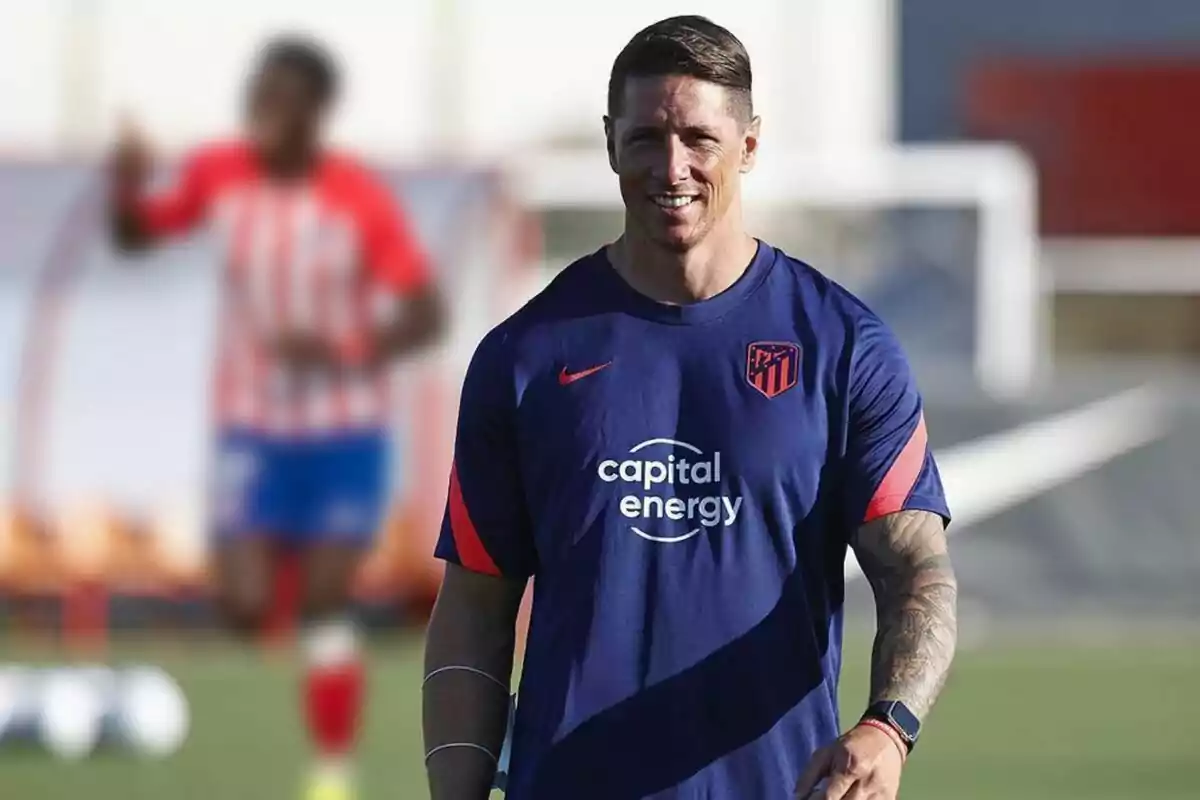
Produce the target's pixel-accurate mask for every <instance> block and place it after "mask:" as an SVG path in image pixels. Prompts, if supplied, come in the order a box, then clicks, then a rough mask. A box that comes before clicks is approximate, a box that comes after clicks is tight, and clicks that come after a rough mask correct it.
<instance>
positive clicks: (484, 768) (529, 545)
mask: <svg viewBox="0 0 1200 800" xmlns="http://www.w3.org/2000/svg"><path fill="white" fill-rule="evenodd" d="M604 129H605V134H606V136H607V140H608V154H609V160H610V163H611V165H612V169H613V172H614V173H616V175H617V178H618V180H619V183H620V187H621V194H622V197H623V198H624V202H625V208H626V214H625V231H624V234H623V235H622V236H621V237H620V239H618V240H617V241H616V242H614V243H612V244H610V245H608V246H606V247H603V248H601V249H600V250H598V251H596V252H595V253H592V254H591V255H588V256H585V257H584V258H581V259H580V260H579V261H577V262H575V263H574V264H572V265H571V266H569V267H567V268H566V269H565V270H564V271H563V272H562V273H561V274H560V275H559V276H558V277H557V278H556V280H555V281H554V282H553V283H552V284H551V285H550V286H549V287H548V288H547V289H546V290H545V291H544V292H542V293H541V294H540V295H539V296H537V297H536V298H534V299H533V300H532V301H531V302H530V303H529V304H528V305H527V306H526V307H525V308H523V309H522V310H521V311H519V312H518V313H517V314H515V315H514V316H513V317H511V318H510V319H508V320H506V321H505V322H504V323H502V324H501V325H500V326H499V327H497V328H496V329H495V330H494V331H492V332H491V333H490V334H489V335H488V336H487V337H486V338H485V339H484V341H483V342H482V343H481V344H480V345H479V348H478V350H477V351H476V354H475V357H474V359H473V361H472V364H471V367H470V369H469V370H468V374H467V377H466V381H465V384H464V386H463V392H462V403H461V406H460V411H459V426H458V436H457V441H456V444H455V464H454V468H453V471H452V473H451V477H450V489H449V499H448V503H447V511H446V517H445V521H444V523H443V527H442V535H441V539H440V541H439V543H438V547H437V554H438V556H439V557H441V558H443V559H445V560H446V561H447V562H448V566H447V569H446V576H445V583H444V585H443V588H442V592H441V595H440V596H439V598H438V602H437V606H436V608H435V610H434V614H433V619H432V621H431V624H430V627H429V632H428V647H427V651H426V662H427V664H426V665H427V672H426V680H425V688H424V693H425V737H426V746H427V754H426V763H427V765H428V771H429V780H430V786H431V789H432V795H433V798H434V800H484V798H486V797H487V796H488V790H489V787H490V786H491V785H492V782H493V779H494V777H495V775H496V766H497V760H498V759H497V756H498V755H499V754H500V751H501V746H502V743H503V742H504V739H505V730H506V720H507V719H508V716H507V711H508V698H509V695H508V687H509V680H510V677H511V671H512V661H513V645H514V639H515V634H514V623H515V620H516V616H517V609H518V606H519V604H520V600H521V597H522V594H523V592H524V590H525V587H526V584H527V582H528V581H529V580H530V579H531V578H536V581H535V582H534V596H533V606H532V617H531V624H530V630H529V638H528V643H527V647H526V654H525V661H524V668H523V674H522V678H521V687H520V703H519V705H518V708H517V712H516V715H515V725H514V727H513V729H512V738H511V740H510V741H511V761H510V769H509V770H508V775H507V779H508V780H507V789H508V797H509V798H511V800H542V799H543V798H546V799H549V798H553V799H554V800H560V799H561V798H564V797H570V798H575V799H576V800H584V799H585V798H604V800H614V799H615V798H645V797H652V798H658V799H659V800H668V799H669V800H685V798H686V799H687V800H691V799H692V798H755V800H785V798H792V797H819V798H826V799H827V800H841V799H843V798H846V799H849V798H853V799H854V800H864V799H865V798H883V799H884V800H891V798H894V797H895V796H896V794H897V791H898V788H899V782H900V774H901V770H902V767H903V764H904V762H905V760H906V759H907V757H908V753H909V751H910V749H911V748H912V746H913V744H914V743H915V741H916V738H917V735H918V733H919V728H920V724H921V720H922V719H923V718H924V717H925V716H926V714H927V713H928V712H929V710H930V708H931V706H932V705H933V702H934V700H935V698H936V696H937V694H938V692H939V690H940V688H941V686H942V683H943V681H944V678H945V676H946V673H947V670H948V669H949V666H950V662H951V659H952V657H953V652H954V643H955V635H956V634H955V595H956V584H955V579H954V574H953V571H952V569H951V566H950V563H949V558H948V555H947V549H946V538H945V525H946V522H947V521H948V519H949V511H948V509H947V506H946V502H945V499H944V497H943V493H942V486H941V481H940V479H939V477H938V472H937V467H936V465H935V463H934V460H933V457H932V455H931V454H930V452H929V449H928V446H927V440H926V432H925V421H924V416H923V412H922V404H921V398H920V395H919V393H918V391H917V389H916V386H915V385H914V382H913V379H912V376H911V374H910V371H909V368H908V364H907V361H906V359H905V357H904V355H903V353H902V352H901V349H900V347H899V345H898V344H897V342H896V340H895V338H894V337H893V336H892V334H891V333H890V332H889V331H888V329H887V328H886V327H885V326H884V325H883V324H882V323H881V322H880V321H879V319H878V318H877V317H876V316H875V315H874V314H872V313H871V312H870V311H869V310H868V309H866V308H865V307H864V306H863V305H862V303H860V302H859V301H858V300H857V299H855V298H854V297H853V296H851V295H850V294H849V293H848V292H846V291H845V290H844V289H843V288H841V287H840V286H838V285H837V284H835V283H833V282H832V281H830V280H829V279H827V278H826V277H824V276H823V275H822V274H821V273H819V272H817V271H816V270H814V269H813V268H812V267H809V266H808V265H806V264H803V263H801V262H799V261H797V260H795V259H793V258H791V257H789V256H788V255H786V254H784V253H782V252H780V251H779V250H777V249H776V248H774V247H771V246H770V245H768V244H766V243H764V242H761V241H759V240H757V239H755V238H754V237H753V236H751V235H750V234H749V233H748V232H747V231H746V229H745V227H744V226H743V222H742V195H741V176H742V175H743V174H744V173H746V172H749V171H750V170H751V168H752V167H753V166H754V162H755V157H756V154H757V151H758V136H759V120H758V118H757V117H756V116H755V115H754V110H753V103H752V98H751V70H750V60H749V57H748V56H747V54H746V51H745V48H744V47H743V46H742V44H741V42H739V41H738V40H737V39H736V38H735V37H734V36H733V35H732V34H731V33H730V32H729V31H727V30H725V29H724V28H722V27H720V26H718V25H716V24H714V23H712V22H710V21H708V20H706V19H703V18H701V17H694V16H689V17H675V18H671V19H667V20H663V21H661V22H658V23H656V24H654V25H651V26H650V27H648V28H646V29H645V30H643V31H641V32H640V33H638V34H637V35H636V36H634V38H633V39H632V40H631V41H630V42H629V44H628V45H627V46H626V47H625V49H624V50H623V51H622V52H621V53H620V55H619V56H618V57H617V59H616V63H615V64H614V65H613V70H612V75H611V79H610V84H609V96H608V115H607V116H606V117H605V120H604ZM847 547H853V548H854V550H855V552H856V553H857V555H858V559H859V562H860V563H861V564H862V566H863V568H864V571H865V573H866V575H867V577H868V578H869V579H870V580H871V583H872V586H873V587H874V589H875V594H876V599H877V605H878V621H879V626H878V633H877V637H876V641H875V649H874V654H873V663H872V685H871V690H870V697H869V698H867V702H866V703H865V704H864V706H863V709H862V710H860V713H861V716H860V717H858V718H857V719H858V721H857V724H855V725H853V726H851V727H850V729H849V730H848V731H847V732H846V733H844V734H842V732H841V727H840V724H839V710H838V708H837V681H838V673H839V670H840V666H841V636H842V603H843V594H844V582H843V563H844V560H845V556H846V549H847Z"/></svg>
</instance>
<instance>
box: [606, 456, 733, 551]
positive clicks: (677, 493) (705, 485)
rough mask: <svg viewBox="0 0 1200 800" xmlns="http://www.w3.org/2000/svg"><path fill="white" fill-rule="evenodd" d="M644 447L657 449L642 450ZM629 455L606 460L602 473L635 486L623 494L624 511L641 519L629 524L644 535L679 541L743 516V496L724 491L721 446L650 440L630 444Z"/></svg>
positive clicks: (653, 539)
mask: <svg viewBox="0 0 1200 800" xmlns="http://www.w3.org/2000/svg"><path fill="white" fill-rule="evenodd" d="M644 450H650V451H651V453H650V454H646V455H641V453H642V451H644ZM677 451H683V452H677ZM628 455H629V456H630V457H627V458H624V459H622V460H620V461H618V460H616V459H606V460H604V461H601V462H600V465H599V467H597V468H596V474H597V476H599V478H600V480H602V481H604V482H605V483H621V484H623V485H626V486H628V487H629V489H630V491H629V493H628V494H625V495H623V496H622V497H621V500H620V511H621V515H622V516H623V517H625V518H627V519H630V520H637V523H636V524H633V525H630V526H629V529H630V530H631V531H633V532H634V533H635V534H637V535H638V536H640V537H641V538H643V539H646V540H647V541H651V542H658V543H660V544H675V543H677V542H683V541H687V540H688V539H691V538H692V537H693V536H696V535H698V534H699V533H700V532H701V531H703V530H704V529H705V528H715V527H727V526H729V525H732V524H733V523H734V522H736V521H737V518H738V514H739V512H740V511H741V509H742V498H741V497H740V496H738V497H733V496H730V495H727V494H721V493H720V490H721V487H722V483H721V452H720V451H719V450H717V451H714V452H713V453H712V455H711V456H705V454H704V451H703V450H701V449H700V448H699V447H696V446H695V445H693V444H688V443H687V442H681V441H679V440H678V439H647V440H646V441H644V442H641V443H639V444H636V445H634V446H633V447H631V448H629V454H628ZM647 456H649V457H647ZM655 456H657V457H655ZM667 487H669V488H667ZM672 523H676V524H672ZM650 531H654V532H653V533H652V532H650Z"/></svg>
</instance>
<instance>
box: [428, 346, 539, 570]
mask: <svg viewBox="0 0 1200 800" xmlns="http://www.w3.org/2000/svg"><path fill="white" fill-rule="evenodd" d="M499 344H500V342H499V341H498V337H497V334H496V333H495V332H493V334H491V335H489V336H488V337H487V338H485V339H484V341H483V343H481V344H480V346H479V348H478V349H477V350H476V351H475V355H474V356H473V358H472V360H471V364H470V366H469V367H468V369H467V376H466V379H465V380H464V382H463V389H462V399H461V401H460V403H459V412H458V431H457V434H456V437H455V443H454V463H453V466H452V467H451V470H450V488H449V492H448V497H447V500H446V512H445V516H444V517H443V520H442V529H441V533H440V534H439V536H438V543H437V548H436V550H435V555H436V556H437V557H438V558H440V559H443V560H445V561H448V562H450V563H453V564H458V565H459V566H462V567H465V568H466V569H469V570H472V571H474V572H481V573H484V574H488V575H498V576H503V577H506V578H512V579H514V580H523V579H526V578H528V577H529V576H530V575H532V574H533V573H534V571H535V567H536V554H535V551H534V546H533V535H532V530H531V525H530V521H529V514H528V510H527V507H526V505H525V498H524V492H523V490H522V484H521V478H520V469H519V463H518V456H517V452H516V436H515V430H514V412H515V407H514V400H513V396H512V389H511V385H512V384H511V370H510V369H508V368H506V362H505V359H504V358H503V355H502V351H501V348H500V347H498V345H499Z"/></svg>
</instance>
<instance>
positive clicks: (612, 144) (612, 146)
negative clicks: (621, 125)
mask: <svg viewBox="0 0 1200 800" xmlns="http://www.w3.org/2000/svg"><path fill="white" fill-rule="evenodd" d="M604 146H605V149H607V150H608V166H609V169H611V170H612V171H613V172H616V171H617V142H616V134H615V132H614V130H613V121H612V117H609V116H608V115H607V114H606V115H605V117H604Z"/></svg>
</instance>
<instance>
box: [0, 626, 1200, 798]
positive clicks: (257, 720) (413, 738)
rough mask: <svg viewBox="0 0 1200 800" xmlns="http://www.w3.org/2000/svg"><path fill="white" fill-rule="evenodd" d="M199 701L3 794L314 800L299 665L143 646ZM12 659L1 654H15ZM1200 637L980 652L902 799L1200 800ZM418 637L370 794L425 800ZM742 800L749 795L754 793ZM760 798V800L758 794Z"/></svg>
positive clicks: (389, 671) (380, 669)
mask: <svg viewBox="0 0 1200 800" xmlns="http://www.w3.org/2000/svg"><path fill="white" fill-rule="evenodd" d="M866 653H867V650H866V646H865V643H864V642H862V641H860V640H859V639H858V638H856V639H855V642H854V644H853V646H852V647H850V648H849V650H848V653H847V656H848V657H847V668H846V671H845V674H844V679H843V698H844V700H843V702H844V707H845V708H847V709H857V708H859V707H860V706H861V704H862V697H863V695H864V693H865V691H866V688H865V687H866V672H865V666H866ZM138 655H141V656H146V657H148V658H153V659H154V660H156V661H157V662H158V663H161V664H163V665H164V666H166V667H168V668H169V669H170V670H171V671H172V672H173V673H174V674H175V675H176V676H177V677H178V679H179V680H180V682H181V683H182V684H183V687H184V689H185V691H186V692H187V695H188V697H189V699H190V701H191V705H192V711H193V721H194V726H193V731H192V736H191V738H190V740H189V741H188V744H187V745H186V747H185V749H184V750H183V751H182V752H181V753H180V754H179V755H177V756H176V757H175V758H173V759H171V760H169V761H166V762H162V763H157V764H145V763H138V762H136V761H133V760H132V759H131V758H129V757H127V756H124V755H118V754H108V755H103V756H100V757H97V758H96V759H93V760H91V761H88V762H85V763H82V764H77V765H62V764H59V763H56V762H52V761H50V760H49V759H48V758H47V757H46V756H44V755H42V754H41V753H39V752H33V751H28V750H25V751H14V752H0V798H21V799H22V800H26V799H28V800H60V798H61V799H62V800H68V799H70V800H75V799H76V798H88V799H89V800H162V799H164V798H171V800H212V798H221V799H222V800H243V799H244V800H275V799H276V798H279V800H291V798H296V797H299V787H300V778H301V776H302V771H301V768H302V766H303V764H304V754H305V741H304V736H303V728H302V726H301V725H299V724H298V720H297V716H296V703H295V697H296V694H297V690H296V687H295V668H294V667H293V666H291V665H290V664H289V663H288V662H287V660H286V659H283V658H281V657H278V656H275V657H268V658H264V657H262V656H259V655H255V654H252V653H249V652H243V651H239V650H234V649H232V648H225V647H208V646H206V647H200V646H195V647H189V648H187V650H186V651H185V652H181V651H179V650H176V651H175V652H174V653H170V654H168V653H165V652H157V653H154V654H153V655H151V651H147V650H143V651H140V652H139V653H138ZM12 658H13V654H12V653H11V652H10V653H5V652H4V651H3V648H2V647H0V660H5V661H8V660H12ZM1197 675H1200V643H1197V642H1196V641H1194V640H1193V641H1191V642H1190V643H1189V644H1186V645H1185V644H1182V643H1180V642H1178V641H1177V642H1175V643H1173V644H1172V643H1168V644H1162V645H1147V644H1143V643H1136V644H1135V643H1132V642H1131V643H1127V644H1118V645H1113V644H1107V645H1092V646H1067V645H1063V644H1057V645H1051V646H1046V645H1045V644H1044V643H1038V644H1036V645H1035V644H1033V643H1026V644H1005V645H1003V646H1000V645H992V646H986V647H980V648H973V649H966V650H964V651H963V652H962V653H961V655H960V656H959V659H958V662H957V668H956V671H955V674H954V676H953V678H952V680H951V683H950V686H949V688H948V689H947V690H946V693H945V695H944V698H943V701H942V703H941V704H940V706H939V708H938V710H937V713H936V716H935V720H934V721H933V723H932V724H931V726H930V729H929V733H928V736H927V737H926V739H925V740H924V741H923V742H922V744H921V747H920V749H919V750H918V753H917V755H916V756H915V757H914V759H913V761H912V762H911V765H910V768H909V770H908V774H907V776H906V779H905V784H904V790H903V792H902V796H903V797H907V798H916V799H917V800H921V799H924V800H991V799H992V798H995V799H996V800H1000V799H1001V798H1003V800H1042V799H1043V798H1044V799H1045V800H1052V799H1053V800H1069V799H1070V798H1080V800H1083V798H1087V799H1088V800H1107V799H1111V800H1118V799H1119V800H1141V799H1142V798H1147V799H1149V798H1154V799H1155V800H1171V799H1174V798H1178V800H1183V799H1184V798H1195V797H1197V796H1200V790H1198V788H1197V777H1196V771H1197V768H1200V750H1198V747H1200V699H1197V695H1196V692H1195V681H1196V677H1197ZM419 683H420V649H419V643H418V642H417V641H416V640H415V639H409V640H404V641H401V642H399V643H397V644H393V645H387V646H383V645H381V646H379V647H377V648H376V649H375V650H374V653H373V672H372V693H371V707H370V710H369V715H368V725H367V730H366V734H365V741H364V751H363V758H362V762H363V763H362V769H363V794H362V797H363V800H384V798H397V799H399V800H414V799H418V798H422V797H425V796H426V792H425V787H424V777H423V771H422V766H421V744H420V700H419ZM739 800H740V799H739ZM746 800H753V799H752V798H747V799H746Z"/></svg>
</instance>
